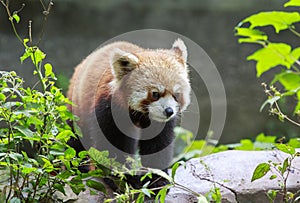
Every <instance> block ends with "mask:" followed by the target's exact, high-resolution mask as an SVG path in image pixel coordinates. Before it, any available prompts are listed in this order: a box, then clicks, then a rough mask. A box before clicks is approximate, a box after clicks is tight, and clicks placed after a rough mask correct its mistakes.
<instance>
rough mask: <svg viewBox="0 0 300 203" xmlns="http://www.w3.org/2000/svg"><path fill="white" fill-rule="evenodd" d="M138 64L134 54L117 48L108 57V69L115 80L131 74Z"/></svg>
mask: <svg viewBox="0 0 300 203" xmlns="http://www.w3.org/2000/svg"><path fill="white" fill-rule="evenodd" d="M138 62H139V59H138V57H136V56H135V55H134V54H132V53H128V52H125V51H122V50H120V49H118V48H115V49H114V50H113V51H112V53H111V56H110V67H111V70H112V73H113V75H114V77H115V78H116V79H117V80H121V79H122V78H123V77H124V76H125V75H126V74H128V73H129V72H131V71H132V70H133V69H134V68H135V67H136V65H137V63H138Z"/></svg>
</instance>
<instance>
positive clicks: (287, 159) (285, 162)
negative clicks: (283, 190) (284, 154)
mask: <svg viewBox="0 0 300 203" xmlns="http://www.w3.org/2000/svg"><path fill="white" fill-rule="evenodd" d="M288 166H289V158H286V159H285V160H284V161H283V163H282V168H281V171H280V172H281V174H282V175H283V174H284V173H285V171H286V169H287V168H288Z"/></svg>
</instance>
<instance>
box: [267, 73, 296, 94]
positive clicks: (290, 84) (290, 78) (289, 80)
mask: <svg viewBox="0 0 300 203" xmlns="http://www.w3.org/2000/svg"><path fill="white" fill-rule="evenodd" d="M277 81H279V82H280V83H281V84H282V85H283V86H284V88H285V89H286V90H294V89H297V88H300V75H299V74H297V73H295V72H291V71H285V72H283V73H280V74H277V75H276V76H275V78H274V79H273V81H272V83H275V82H277Z"/></svg>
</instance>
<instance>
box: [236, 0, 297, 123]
mask: <svg viewBox="0 0 300 203" xmlns="http://www.w3.org/2000/svg"><path fill="white" fill-rule="evenodd" d="M297 2H298V3H299V1H297V0H294V1H289V2H287V3H286V4H285V6H298V4H297ZM299 22H300V14H299V12H288V11H270V12H260V13H257V14H254V15H251V16H249V17H247V18H245V19H244V20H243V21H241V23H240V24H239V25H238V27H236V29H235V30H236V36H238V37H239V42H240V43H253V44H259V45H261V46H262V47H261V48H260V49H258V50H257V51H255V52H254V53H253V54H251V55H250V56H248V58H247V59H248V60H255V61H256V62H257V63H256V70H257V77H260V76H261V75H262V74H264V73H266V72H270V70H271V69H273V68H275V67H278V68H280V69H281V71H280V73H276V74H275V75H274V76H273V80H272V81H271V83H270V84H269V85H266V84H263V86H264V88H265V93H266V95H267V96H268V99H267V100H266V102H265V103H264V104H263V105H262V108H264V107H265V105H266V104H269V105H270V112H271V113H272V114H276V115H278V117H279V119H280V120H281V121H284V120H288V121H290V122H292V123H293V124H295V125H297V126H300V124H299V123H298V122H297V119H299V116H300V71H299V67H300V61H299V58H300V47H295V46H293V45H290V44H287V43H285V42H273V41H271V40H270V39H269V36H268V35H267V34H266V33H265V32H263V31H262V29H263V28H264V27H266V26H271V27H273V28H274V30H275V32H276V33H279V32H281V31H284V30H289V31H290V32H291V33H293V34H294V35H295V36H296V37H300V33H298V32H297V30H296V26H295V24H296V23H299ZM281 87H283V90H281V89H282V88H281ZM279 90H280V91H279ZM287 97H290V98H292V99H294V105H295V106H294V108H293V112H283V111H282V110H281V107H280V105H279V101H284V99H286V98H287ZM285 105H289V104H285ZM289 114H291V116H287V115H289ZM291 117H294V119H292V118H291Z"/></svg>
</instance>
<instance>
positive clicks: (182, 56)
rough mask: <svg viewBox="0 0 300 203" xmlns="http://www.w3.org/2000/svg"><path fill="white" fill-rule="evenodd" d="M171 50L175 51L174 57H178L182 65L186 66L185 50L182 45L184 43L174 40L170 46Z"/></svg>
mask: <svg viewBox="0 0 300 203" xmlns="http://www.w3.org/2000/svg"><path fill="white" fill-rule="evenodd" d="M172 50H174V51H175V53H176V55H177V56H179V58H180V59H181V60H182V62H183V64H186V62H187V55H188V54H187V48H186V46H185V44H184V42H183V41H182V40H181V39H180V38H178V39H177V40H175V42H174V43H173V46H172Z"/></svg>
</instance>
